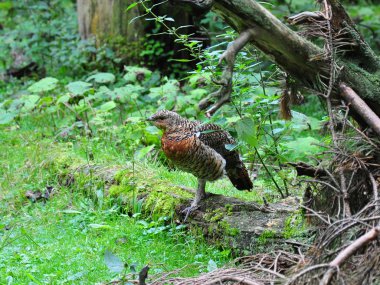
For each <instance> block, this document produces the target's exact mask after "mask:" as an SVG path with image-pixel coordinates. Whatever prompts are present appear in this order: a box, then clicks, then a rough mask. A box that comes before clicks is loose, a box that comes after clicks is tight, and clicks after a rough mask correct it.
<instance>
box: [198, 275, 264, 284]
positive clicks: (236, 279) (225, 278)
mask: <svg viewBox="0 0 380 285" xmlns="http://www.w3.org/2000/svg"><path fill="white" fill-rule="evenodd" d="M226 281H234V282H239V284H241V285H262V284H263V283H259V282H256V281H253V280H250V279H247V278H244V277H236V276H222V277H219V278H216V279H213V280H210V281H208V282H206V283H204V284H203V285H214V284H220V283H222V282H226Z"/></svg>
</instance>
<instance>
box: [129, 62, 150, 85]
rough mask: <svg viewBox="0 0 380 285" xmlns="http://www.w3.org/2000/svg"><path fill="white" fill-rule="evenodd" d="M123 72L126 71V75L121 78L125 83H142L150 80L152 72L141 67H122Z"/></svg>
mask: <svg viewBox="0 0 380 285" xmlns="http://www.w3.org/2000/svg"><path fill="white" fill-rule="evenodd" d="M124 70H125V71H126V74H125V75H124V77H123V78H124V80H125V81H127V82H136V81H142V80H144V79H148V78H150V76H151V75H152V71H150V70H149V69H146V68H143V67H137V66H124Z"/></svg>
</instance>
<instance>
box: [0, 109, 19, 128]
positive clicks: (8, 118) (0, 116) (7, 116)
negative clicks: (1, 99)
mask: <svg viewBox="0 0 380 285" xmlns="http://www.w3.org/2000/svg"><path fill="white" fill-rule="evenodd" d="M16 115H17V114H15V113H1V112H0V125H7V124H9V123H11V122H12V121H13V119H14V117H16Z"/></svg>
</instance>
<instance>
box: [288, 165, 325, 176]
mask: <svg viewBox="0 0 380 285" xmlns="http://www.w3.org/2000/svg"><path fill="white" fill-rule="evenodd" d="M287 164H288V165H290V166H293V167H294V168H295V169H296V171H297V175H298V176H302V175H305V176H309V177H314V178H320V177H323V176H327V175H328V174H327V173H326V171H325V170H324V169H322V168H316V167H314V166H312V165H310V164H307V163H304V162H297V163H293V162H289V163H287Z"/></svg>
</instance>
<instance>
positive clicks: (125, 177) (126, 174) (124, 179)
mask: <svg viewBox="0 0 380 285" xmlns="http://www.w3.org/2000/svg"><path fill="white" fill-rule="evenodd" d="M114 179H115V182H116V184H119V185H127V184H128V183H129V182H130V179H131V170H129V169H123V170H120V171H118V172H116V174H115V175H114Z"/></svg>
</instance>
